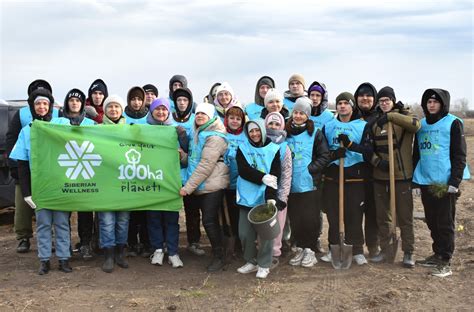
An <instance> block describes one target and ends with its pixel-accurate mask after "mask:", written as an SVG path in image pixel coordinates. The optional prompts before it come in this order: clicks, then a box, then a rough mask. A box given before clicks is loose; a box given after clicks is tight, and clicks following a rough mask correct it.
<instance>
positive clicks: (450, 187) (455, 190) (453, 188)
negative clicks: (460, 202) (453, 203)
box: [448, 185, 459, 194]
mask: <svg viewBox="0 0 474 312" xmlns="http://www.w3.org/2000/svg"><path fill="white" fill-rule="evenodd" d="M457 192H459V189H458V188H457V187H454V186H452V185H449V186H448V193H450V194H456V193H457Z"/></svg>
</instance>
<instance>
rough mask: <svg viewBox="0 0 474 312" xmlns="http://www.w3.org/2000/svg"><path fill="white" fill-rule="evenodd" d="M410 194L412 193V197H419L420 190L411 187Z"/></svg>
mask: <svg viewBox="0 0 474 312" xmlns="http://www.w3.org/2000/svg"><path fill="white" fill-rule="evenodd" d="M411 194H412V195H413V197H420V196H421V190H420V188H418V187H417V188H413V189H411Z"/></svg>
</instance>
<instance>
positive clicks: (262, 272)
mask: <svg viewBox="0 0 474 312" xmlns="http://www.w3.org/2000/svg"><path fill="white" fill-rule="evenodd" d="M268 274H270V269H269V268H261V267H258V271H257V275H255V276H256V277H257V278H267V276H268Z"/></svg>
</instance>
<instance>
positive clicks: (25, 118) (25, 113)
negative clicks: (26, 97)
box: [20, 106, 59, 128]
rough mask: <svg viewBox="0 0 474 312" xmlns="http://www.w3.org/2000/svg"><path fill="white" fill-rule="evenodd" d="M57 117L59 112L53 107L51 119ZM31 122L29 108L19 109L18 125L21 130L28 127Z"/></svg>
mask: <svg viewBox="0 0 474 312" xmlns="http://www.w3.org/2000/svg"><path fill="white" fill-rule="evenodd" d="M58 116H59V111H58V110H57V109H56V108H54V107H53V118H56V117H58ZM32 121H33V115H31V110H30V107H29V106H25V107H22V108H21V109H20V123H21V127H22V128H23V127H24V126H26V125H29V124H30V122H32Z"/></svg>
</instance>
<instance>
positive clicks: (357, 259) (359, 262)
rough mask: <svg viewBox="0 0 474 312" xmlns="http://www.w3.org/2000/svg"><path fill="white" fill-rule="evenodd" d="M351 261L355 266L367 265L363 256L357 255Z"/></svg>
mask: <svg viewBox="0 0 474 312" xmlns="http://www.w3.org/2000/svg"><path fill="white" fill-rule="evenodd" d="M352 259H354V261H355V263H357V265H364V264H367V263H368V262H367V259H365V257H364V255H363V254H358V255H355V256H353V257H352Z"/></svg>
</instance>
